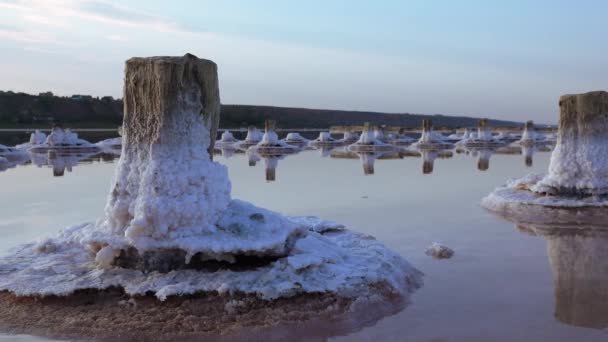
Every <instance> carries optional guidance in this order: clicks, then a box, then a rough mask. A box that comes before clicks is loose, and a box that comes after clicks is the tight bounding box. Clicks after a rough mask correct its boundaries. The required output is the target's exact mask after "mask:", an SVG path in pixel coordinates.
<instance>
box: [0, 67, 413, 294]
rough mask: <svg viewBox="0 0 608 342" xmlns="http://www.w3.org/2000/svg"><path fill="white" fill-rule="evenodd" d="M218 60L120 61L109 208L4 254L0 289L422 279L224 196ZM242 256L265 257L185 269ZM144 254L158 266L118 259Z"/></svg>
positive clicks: (354, 244)
mask: <svg viewBox="0 0 608 342" xmlns="http://www.w3.org/2000/svg"><path fill="white" fill-rule="evenodd" d="M216 68H217V67H216V65H215V63H213V62H211V61H206V60H199V59H198V58H196V57H194V56H191V55H186V56H184V57H181V58H176V57H153V58H134V59H131V60H129V61H128V62H127V67H126V77H125V118H124V123H125V124H124V126H123V127H124V143H123V150H122V154H121V157H120V160H119V162H118V165H117V170H116V176H115V180H114V182H113V186H112V189H111V192H110V195H109V198H108V201H107V205H106V209H105V216H104V218H102V219H100V220H99V221H98V222H96V223H90V224H83V225H77V226H74V227H70V228H68V229H66V230H64V231H63V232H62V233H61V234H60V235H59V236H57V237H54V238H49V239H46V240H44V241H41V242H39V243H37V244H30V245H26V246H23V247H21V248H20V249H18V250H16V251H15V252H14V253H12V254H10V255H8V256H7V257H5V258H3V259H0V275H1V277H0V290H8V291H10V292H12V293H14V294H16V295H18V296H34V295H51V294H54V295H69V294H71V293H73V292H74V291H77V290H80V289H107V288H110V287H120V288H123V289H124V290H125V292H126V293H127V294H130V295H143V294H147V293H149V292H152V293H154V294H155V295H156V296H157V297H158V298H159V299H165V298H167V297H168V296H172V295H179V294H194V293H197V292H201V291H203V292H207V291H209V292H218V293H245V294H251V295H256V296H260V297H261V298H263V299H275V298H279V297H288V296H293V295H296V294H300V293H318V292H331V293H335V294H336V295H338V296H341V297H347V298H355V297H361V296H376V295H378V293H376V291H377V290H375V289H374V288H375V287H377V286H381V287H383V288H385V289H386V291H388V292H390V293H393V294H398V295H407V294H408V293H409V292H410V291H412V290H413V289H415V288H416V287H418V286H420V285H421V273H420V272H419V271H417V270H416V269H414V268H413V267H412V266H410V265H409V263H408V262H407V261H406V260H404V259H403V258H402V257H400V256H399V255H398V254H396V253H394V252H392V251H390V250H389V249H387V248H386V247H384V246H383V245H382V244H381V243H379V242H377V241H376V240H374V239H373V238H372V237H369V236H365V235H361V234H357V233H353V232H349V231H347V230H344V229H343V227H341V226H340V225H339V224H336V223H333V222H326V221H323V220H320V219H317V218H313V217H304V218H288V217H285V216H282V215H280V214H278V213H275V212H272V211H269V210H265V209H261V208H257V207H255V206H253V205H252V204H249V203H247V202H244V201H239V200H233V199H232V198H231V196H230V191H231V185H230V181H229V179H228V174H227V170H226V167H225V166H223V165H220V164H218V163H216V162H214V161H212V160H211V158H210V156H209V150H211V149H212V148H213V139H212V137H215V133H216V130H217V123H218V121H219V104H220V101H219V87H218V80H217V70H216ZM159 94H160V95H159ZM273 133H274V132H273V131H272V129H267V132H266V134H265V136H264V138H263V139H262V141H261V143H260V145H259V146H262V147H263V146H265V145H264V144H276V143H277V142H278V139H277V138H276V134H274V135H273ZM207 146H209V150H208V149H206V148H205V147H207ZM133 251H134V252H133ZM150 253H152V254H150ZM182 253H183V254H182ZM241 257H257V258H260V260H263V264H262V265H260V266H258V267H249V268H247V269H246V270H242V271H239V272H235V271H232V270H230V267H228V268H226V269H221V270H219V271H216V272H209V271H197V270H191V269H188V265H189V264H190V263H191V262H193V261H196V262H200V263H204V262H205V261H209V260H211V261H214V262H225V263H228V264H235V263H238V259H239V258H241ZM176 258H177V259H179V258H182V259H181V260H177V259H176ZM141 262H143V263H144V264H146V262H151V263H153V264H156V265H155V266H154V265H153V267H151V268H150V269H146V268H145V267H144V269H141V268H140V267H139V266H136V267H133V268H131V267H120V265H127V264H135V265H139V264H140V263H141ZM158 264H162V265H161V266H162V267H156V266H159V265H158ZM165 266H166V267H165ZM245 266H246V265H245ZM161 269H162V271H160V270H161ZM142 270H143V271H145V272H142ZM165 271H166V272H165Z"/></svg>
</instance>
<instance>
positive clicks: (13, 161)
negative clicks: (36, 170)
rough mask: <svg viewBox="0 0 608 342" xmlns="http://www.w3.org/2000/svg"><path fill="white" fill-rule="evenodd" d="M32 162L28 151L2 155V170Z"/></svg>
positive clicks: (0, 159) (0, 165)
mask: <svg viewBox="0 0 608 342" xmlns="http://www.w3.org/2000/svg"><path fill="white" fill-rule="evenodd" d="M29 162H30V157H29V155H28V154H27V153H11V154H1V155H0V172H3V171H6V170H8V169H12V168H14V167H17V166H19V165H24V164H27V163H29Z"/></svg>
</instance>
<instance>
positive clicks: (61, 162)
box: [29, 150, 120, 177]
mask: <svg viewBox="0 0 608 342" xmlns="http://www.w3.org/2000/svg"><path fill="white" fill-rule="evenodd" d="M29 157H30V159H31V161H32V163H33V164H34V165H36V166H38V167H43V166H50V167H51V168H52V169H53V176H54V177H62V176H63V175H64V174H65V171H68V172H72V168H74V167H76V166H77V165H79V164H86V163H93V162H111V161H113V160H114V159H117V158H119V157H120V155H118V154H114V153H80V152H67V151H66V152H62V151H53V150H50V151H47V152H45V153H34V152H30V153H29Z"/></svg>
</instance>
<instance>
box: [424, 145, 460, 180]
mask: <svg viewBox="0 0 608 342" xmlns="http://www.w3.org/2000/svg"><path fill="white" fill-rule="evenodd" d="M420 152H421V153H422V174H425V175H429V174H431V173H433V169H434V165H435V159H437V158H439V159H448V158H452V156H453V155H454V154H453V153H452V151H447V150H427V149H421V150H420Z"/></svg>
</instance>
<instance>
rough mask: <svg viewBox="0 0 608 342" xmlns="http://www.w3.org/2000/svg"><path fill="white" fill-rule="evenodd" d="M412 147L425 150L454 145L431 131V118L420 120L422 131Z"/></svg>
mask: <svg viewBox="0 0 608 342" xmlns="http://www.w3.org/2000/svg"><path fill="white" fill-rule="evenodd" d="M413 147H416V148H418V149H425V150H442V149H450V148H452V147H454V145H453V144H452V143H449V142H447V141H445V140H444V137H443V136H441V135H438V134H436V133H435V132H433V122H432V121H431V120H428V119H425V120H422V133H421V135H420V139H419V140H418V142H416V143H415V144H414V145H413Z"/></svg>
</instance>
